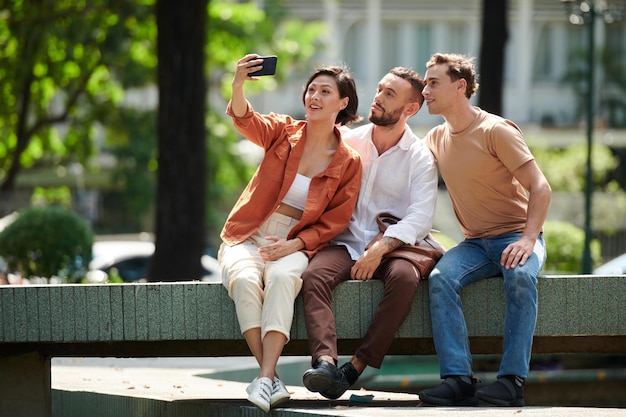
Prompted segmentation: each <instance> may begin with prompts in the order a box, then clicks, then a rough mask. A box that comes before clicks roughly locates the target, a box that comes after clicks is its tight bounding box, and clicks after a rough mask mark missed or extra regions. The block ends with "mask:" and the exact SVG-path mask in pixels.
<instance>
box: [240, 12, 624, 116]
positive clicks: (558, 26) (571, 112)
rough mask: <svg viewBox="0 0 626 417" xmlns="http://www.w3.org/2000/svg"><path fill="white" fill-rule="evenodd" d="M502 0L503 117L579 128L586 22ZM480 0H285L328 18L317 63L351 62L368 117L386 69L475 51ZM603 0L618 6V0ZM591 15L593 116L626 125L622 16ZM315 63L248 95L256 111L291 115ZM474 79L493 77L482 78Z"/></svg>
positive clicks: (311, 15)
mask: <svg viewBox="0 0 626 417" xmlns="http://www.w3.org/2000/svg"><path fill="white" fill-rule="evenodd" d="M507 1H508V3H509V11H508V26H509V38H508V41H507V43H506V51H505V56H506V58H505V85H504V90H503V116H505V117H507V118H510V119H512V120H514V121H515V122H516V123H518V124H520V125H541V126H546V127H552V126H557V127H566V126H573V125H576V124H577V123H579V122H580V121H581V120H584V113H583V111H584V108H583V94H581V93H580V90H579V92H577V91H576V89H575V87H578V88H579V89H580V88H582V87H583V85H582V83H583V82H584V74H585V73H586V68H587V61H586V59H585V51H586V49H587V46H586V39H587V38H586V36H585V33H586V32H585V31H586V27H585V26H577V25H573V24H571V23H570V21H569V16H568V12H567V10H566V8H565V6H564V3H563V2H562V1H560V0H507ZM259 3H263V2H262V1H259ZM482 3H483V1H482V0H436V1H432V0H431V1H426V0H384V1H383V0H323V1H310V0H285V1H284V3H283V4H284V5H285V6H286V7H287V8H288V9H289V11H290V13H291V14H292V16H293V17H297V18H300V19H303V20H305V21H323V22H325V23H326V24H327V27H328V32H327V33H326V34H325V37H326V45H327V46H326V47H325V48H320V49H319V51H318V53H317V55H316V56H315V63H313V65H316V64H333V63H338V62H344V63H346V64H348V66H349V67H350V68H351V70H352V72H353V73H354V75H355V77H356V80H357V83H358V87H359V97H360V101H361V103H360V104H361V106H360V107H361V113H362V114H365V115H366V114H367V112H368V109H369V105H370V103H371V99H372V97H373V95H374V92H375V88H376V84H377V82H378V80H379V79H380V78H381V77H382V76H383V75H384V74H385V73H386V72H387V71H388V70H389V69H390V68H392V67H394V66H396V65H403V66H407V67H411V68H413V69H414V70H416V71H418V72H419V73H421V74H423V73H424V72H425V69H426V68H425V63H426V61H427V60H428V58H429V57H430V55H431V54H432V53H434V52H457V53H462V54H466V55H472V56H475V57H477V58H478V56H479V54H480V43H481V25H482V21H481V20H482V17H481V15H482ZM596 3H600V2H599V1H597V2H596ZM605 3H606V2H605ZM608 3H620V5H621V3H622V0H613V2H611V1H609V2H608ZM260 5H261V6H262V4H260ZM596 20H597V22H596V36H595V38H596V43H597V46H596V51H597V52H598V57H599V58H598V60H597V62H596V74H597V83H596V86H597V101H598V105H597V106H598V108H597V110H596V114H597V115H598V119H600V123H601V124H602V125H613V127H623V126H624V125H626V121H625V120H624V119H625V118H624V114H625V111H624V109H625V108H626V107H625V104H626V103H625V100H624V98H623V97H624V96H625V94H624V90H623V87H620V85H619V80H620V79H621V78H622V73H623V69H624V64H625V63H626V55H625V54H624V53H623V52H624V51H623V49H624V48H623V46H624V44H625V41H626V31H625V30H624V29H625V24H626V21H621V20H617V21H615V22H614V23H612V24H606V23H605V22H604V21H603V20H602V19H596ZM600 57H602V58H600ZM476 64H477V65H478V59H477V60H476ZM311 69H312V65H310V66H307V67H306V68H304V66H303V67H302V69H301V71H302V73H299V72H298V71H293V72H292V73H291V76H290V77H291V82H290V83H287V86H285V87H281V88H280V89H278V90H276V91H272V92H270V93H265V94H263V95H261V96H258V97H253V100H252V101H253V104H254V105H255V107H257V108H258V109H259V110H261V111H264V110H266V109H265V106H267V110H269V109H270V108H271V110H273V111H279V112H287V113H291V114H295V113H296V112H297V111H298V110H299V109H301V102H300V100H299V99H300V92H301V88H302V83H303V80H304V79H306V76H307V75H308V73H309V72H310V70H311ZM479 72H480V68H479ZM568 78H572V80H568ZM479 82H481V83H488V82H489V80H481V79H479ZM622 85H623V84H622ZM479 93H480V89H479ZM439 121H440V119H438V118H435V117H433V116H429V115H428V113H427V112H426V111H421V112H419V113H418V114H417V115H416V116H415V117H414V118H413V119H412V121H411V123H413V124H414V125H415V126H420V125H423V126H432V125H433V124H435V123H438V122H439Z"/></svg>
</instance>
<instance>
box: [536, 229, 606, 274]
mask: <svg viewBox="0 0 626 417" xmlns="http://www.w3.org/2000/svg"><path fill="white" fill-rule="evenodd" d="M543 231H544V233H543V236H544V239H545V242H546V248H547V251H548V256H547V259H546V264H545V266H544V267H543V270H544V273H552V274H557V273H558V274H563V273H569V274H577V273H580V267H581V265H582V256H583V246H584V242H585V232H584V230H583V229H581V228H579V227H576V226H574V225H573V224H571V223H568V222H561V221H547V222H546V223H545V224H544V227H543ZM590 248H591V258H592V259H593V263H594V264H595V265H597V264H598V263H599V261H600V259H601V256H600V242H599V241H598V240H597V239H593V240H592V241H591V246H590Z"/></svg>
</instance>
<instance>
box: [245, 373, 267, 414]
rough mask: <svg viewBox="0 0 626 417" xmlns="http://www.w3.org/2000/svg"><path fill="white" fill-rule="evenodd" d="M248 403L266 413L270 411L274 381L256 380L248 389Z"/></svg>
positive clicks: (264, 378) (263, 378)
mask: <svg viewBox="0 0 626 417" xmlns="http://www.w3.org/2000/svg"><path fill="white" fill-rule="evenodd" d="M246 392H247V393H248V401H250V402H251V403H252V404H254V405H256V406H257V407H259V408H260V409H261V410H263V411H264V412H266V413H267V412H269V411H270V399H271V397H272V380H271V379H269V378H266V377H262V378H254V379H253V380H252V382H251V383H250V385H248V387H247V388H246Z"/></svg>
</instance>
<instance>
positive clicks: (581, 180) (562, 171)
mask: <svg viewBox="0 0 626 417" xmlns="http://www.w3.org/2000/svg"><path fill="white" fill-rule="evenodd" d="M530 146H531V148H532V151H533V154H534V156H535V159H536V160H537V163H538V164H539V166H540V167H541V170H542V171H543V173H544V174H545V176H546V178H547V179H548V182H549V183H550V186H551V187H552V189H553V191H555V192H563V193H577V194H579V195H582V194H583V193H584V192H585V186H586V184H585V172H586V169H587V145H586V144H575V145H571V146H569V147H567V148H563V149H561V148H554V147H550V148H549V147H548V146H547V145H545V144H543V145H539V144H536V143H534V144H531V145H530ZM591 156H592V167H593V171H592V176H593V190H594V196H593V204H592V218H593V222H594V224H593V228H594V229H595V230H601V231H603V232H605V233H612V232H614V231H615V230H616V229H617V228H619V227H621V223H622V219H624V217H625V216H626V193H625V192H624V190H623V189H622V188H621V187H620V185H619V184H618V183H617V182H616V181H611V180H608V178H609V174H610V173H611V172H612V171H614V170H615V169H616V168H617V166H618V164H619V161H618V159H617V158H616V157H615V156H614V155H613V154H612V153H611V150H610V149H609V148H608V147H607V146H606V145H603V144H599V143H595V144H594V145H593V147H592V153H591ZM581 216H582V213H581ZM581 220H582V217H581ZM581 224H582V221H581Z"/></svg>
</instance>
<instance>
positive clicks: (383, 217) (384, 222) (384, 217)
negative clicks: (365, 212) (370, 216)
mask: <svg viewBox="0 0 626 417" xmlns="http://www.w3.org/2000/svg"><path fill="white" fill-rule="evenodd" d="M399 221H400V219H399V218H398V217H396V216H394V215H393V214H391V213H381V214H379V215H378V216H376V223H378V230H380V231H381V232H383V233H384V232H385V230H387V226H389V225H392V224H396V223H398V222H399Z"/></svg>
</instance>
